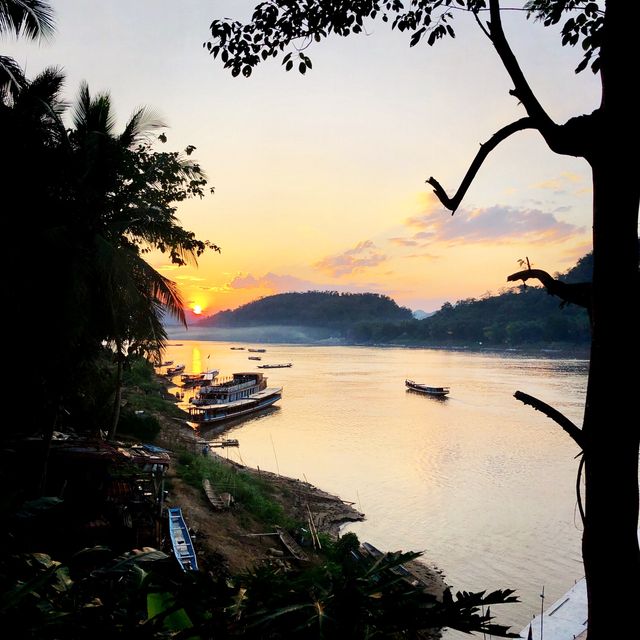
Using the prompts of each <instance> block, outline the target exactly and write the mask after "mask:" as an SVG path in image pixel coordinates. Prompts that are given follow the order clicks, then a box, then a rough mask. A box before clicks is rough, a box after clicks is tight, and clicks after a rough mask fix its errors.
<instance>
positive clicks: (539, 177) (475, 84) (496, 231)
mask: <svg viewBox="0 0 640 640" xmlns="http://www.w3.org/2000/svg"><path fill="white" fill-rule="evenodd" d="M253 4H254V3H253V2H250V1H248V0H238V1H235V2H231V1H226V0H225V1H220V2H216V3H211V2H210V1H209V0H190V2H188V3H186V4H185V5H183V4H182V3H175V2H169V1H168V0H153V1H152V0H137V2H136V3H126V4H125V3H124V0H115V1H114V2H110V3H86V2H82V1H81V0H59V1H58V2H56V3H55V10H56V13H57V24H58V30H57V34H56V37H55V38H54V40H53V41H51V42H49V43H45V44H42V45H40V46H38V45H33V44H30V43H24V42H20V43H15V42H7V43H3V44H4V45H5V46H4V50H5V53H7V54H8V55H14V56H15V57H16V58H17V60H18V61H19V62H20V63H22V64H23V65H25V66H26V68H27V74H28V75H33V74H35V73H37V72H38V71H40V70H41V69H42V68H43V67H44V66H47V65H51V64H57V65H61V66H63V67H64V68H65V70H66V72H67V75H68V82H67V86H66V89H67V94H68V98H69V100H70V101H72V100H73V98H74V97H75V95H76V93H77V90H78V86H79V83H80V81H81V80H83V79H85V80H87V81H88V82H89V86H90V88H91V89H92V91H94V92H97V91H100V90H109V91H110V92H111V95H112V100H113V104H114V105H115V106H116V109H117V111H118V114H119V115H120V117H121V120H122V121H123V122H124V120H125V119H126V118H127V117H128V115H129V114H130V113H132V112H133V110H134V109H135V108H137V107H138V106H140V105H141V104H145V105H149V106H152V107H153V108H155V109H156V110H157V111H158V112H159V113H160V114H161V115H162V116H163V118H164V119H165V120H166V121H168V122H169V123H170V125H171V127H170V129H169V130H168V131H167V136H168V143H167V145H166V146H165V147H164V148H165V149H166V148H170V149H180V148H184V147H186V146H187V145H188V144H193V145H195V147H196V152H195V154H194V156H197V160H198V161H199V162H200V164H201V165H202V167H203V168H204V169H205V170H206V171H207V174H208V176H209V180H210V184H211V185H212V186H215V189H216V191H215V195H210V196H207V197H206V198H204V199H203V200H202V201H188V202H185V203H182V204H181V205H180V208H179V217H180V219H181V221H182V222H183V223H184V225H185V227H186V228H188V229H191V230H193V231H195V232H196V234H197V235H198V236H199V237H201V238H203V239H209V240H211V241H212V242H215V243H216V244H218V245H219V246H220V247H221V248H222V253H221V254H217V253H209V254H207V255H205V256H202V258H201V259H200V264H199V268H198V269H195V268H192V267H186V268H181V269H176V268H174V267H172V266H171V265H169V264H168V263H167V261H166V260H165V259H163V257H162V256H159V255H154V256H153V257H152V258H151V261H152V263H153V264H154V266H156V267H157V268H158V269H160V270H161V271H162V273H163V274H164V275H166V276H168V277H171V278H172V279H174V280H176V281H177V282H178V283H179V285H180V289H181V291H182V293H183V296H184V298H185V300H186V301H187V304H188V306H189V307H190V308H193V307H194V306H195V305H199V306H200V307H201V308H202V310H203V312H204V313H205V314H208V313H213V312H215V311H217V310H220V309H227V308H234V307H236V306H238V305H239V304H243V303H245V302H248V301H250V300H253V299H255V298H257V297H260V296H265V295H271V294H273V293H279V292H283V291H294V290H295V291H306V290H309V289H331V290H340V291H343V290H344V291H375V292H380V293H385V294H388V295H390V296H392V297H393V298H394V299H396V300H397V302H398V303H399V304H402V305H406V306H409V307H410V308H412V309H424V310H427V311H431V310H435V309H437V308H439V307H440V305H441V304H442V303H443V302H444V301H447V300H449V301H455V300H457V299H461V298H467V297H475V296H481V295H483V294H485V293H486V292H487V291H491V292H497V291H499V289H500V288H501V287H503V286H505V285H506V276H507V275H508V274H509V273H511V272H513V271H515V270H517V269H518V262H517V261H518V260H519V259H522V258H524V257H525V256H528V257H529V258H530V260H531V262H532V263H533V264H535V265H538V266H540V267H542V268H545V269H547V270H548V271H556V270H558V271H564V270H565V269H567V268H569V267H570V266H571V265H572V264H573V263H574V262H575V260H576V259H577V258H579V257H580V256H581V255H583V254H584V253H586V252H587V251H588V250H589V249H590V226H591V222H590V215H591V213H590V207H591V193H590V174H589V170H588V167H587V165H586V164H585V163H584V162H582V161H579V160H577V159H575V158H565V157H560V156H556V155H554V154H552V153H551V152H550V151H548V150H547V149H546V146H545V145H544V143H543V142H542V141H541V140H540V138H539V136H537V135H536V134H535V133H533V132H522V133H519V134H517V135H516V136H514V137H512V138H510V139H509V140H508V141H507V142H505V143H503V144H502V145H501V146H500V147H499V148H498V149H497V150H496V151H494V152H493V153H492V155H491V156H490V158H489V159H488V160H487V162H486V163H485V165H484V166H483V168H482V169H481V171H480V172H479V174H478V176H477V177H476V180H475V182H474V184H473V185H472V187H471V189H470V190H469V192H468V193H467V195H466V197H465V199H464V200H463V202H462V205H461V207H460V210H459V211H458V212H457V213H456V215H455V216H454V217H451V215H449V213H448V212H446V211H444V210H443V209H442V208H441V207H440V206H439V204H438V202H437V201H436V200H435V198H434V197H433V195H432V194H431V191H430V188H429V187H428V185H425V180H426V179H427V178H428V177H429V176H431V175H433V176H435V177H436V178H438V180H439V181H440V182H441V183H442V184H443V185H444V187H445V188H446V189H447V190H448V191H450V192H452V191H454V190H455V189H456V188H457V186H458V183H459V181H460V180H461V178H462V176H463V175H464V173H465V172H466V169H467V167H468V164H469V162H470V161H471V159H472V158H473V155H474V154H475V152H476V150H477V149H478V144H479V143H481V142H482V141H485V140H487V139H488V138H489V137H490V136H491V135H492V134H493V133H494V132H495V131H497V130H498V129H499V128H501V127H502V126H504V125H505V124H508V123H509V122H511V121H513V120H515V119H517V118H519V117H522V115H523V111H522V108H521V107H519V106H518V104H517V102H516V100H514V99H513V98H512V97H511V96H509V94H508V91H509V89H510V88H511V85H510V82H509V80H508V78H507V76H506V73H505V71H504V70H503V68H502V67H501V65H500V63H499V61H498V59H497V57H496V55H495V53H494V52H493V50H492V48H491V46H490V44H489V43H488V41H487V40H486V38H485V37H484V35H483V34H482V33H481V32H480V30H479V29H478V28H477V26H476V25H475V23H474V22H473V20H468V19H466V18H468V16H464V15H463V16H461V19H459V20H456V22H455V26H456V29H457V37H456V39H455V40H449V41H444V42H441V43H438V44H437V45H436V46H434V47H428V46H426V44H425V45H424V46H423V45H420V46H417V47H414V48H409V46H408V37H407V36H406V35H403V34H398V33H395V32H393V33H391V32H390V31H389V29H388V28H386V27H385V26H383V25H382V23H375V24H372V25H370V27H369V29H368V35H364V36H361V37H354V38H346V39H332V40H329V41H326V42H324V43H320V44H319V45H315V46H314V47H311V48H310V49H309V50H307V51H306V53H307V54H309V55H310V56H311V57H312V60H313V70H312V71H311V72H308V73H307V74H306V75H305V76H304V77H303V76H300V75H298V74H296V73H293V72H292V73H288V74H287V73H285V72H284V71H283V69H282V67H281V65H280V64H279V62H278V61H273V62H270V63H267V64H265V65H264V66H263V67H259V68H258V69H257V70H256V71H255V72H254V74H253V75H252V76H251V78H249V79H245V78H231V76H230V74H229V73H228V72H226V71H224V70H223V69H222V68H221V66H220V64H219V63H214V60H213V59H212V58H211V57H210V56H208V55H207V53H206V50H204V49H203V48H202V43H203V42H204V41H205V40H207V37H208V31H207V27H208V24H209V23H210V22H211V20H212V19H213V18H217V17H221V16H232V17H243V16H244V15H246V14H247V12H248V11H249V10H250V9H251V7H252V6H253ZM516 4H517V3H516ZM124 8H126V10H123V9H124ZM505 28H506V30H507V35H508V36H509V37H510V38H511V41H512V43H513V47H514V50H515V52H516V54H517V55H518V56H519V58H520V60H521V63H522V66H523V69H524V71H525V73H526V75H527V77H528V78H529V80H530V83H531V85H532V87H533V89H534V91H535V92H536V93H537V95H538V96H539V98H540V99H541V101H542V102H543V103H544V104H545V106H546V107H547V109H548V111H549V113H550V114H551V116H552V117H553V118H554V119H556V121H558V122H564V121H565V120H566V119H568V118H569V117H572V116H574V115H577V114H580V113H588V112H590V111H592V110H593V109H594V108H595V107H596V106H597V104H598V100H599V83H598V79H597V78H596V77H594V76H593V75H592V74H591V73H588V72H585V73H582V74H579V75H577V76H576V75H575V74H574V73H573V69H574V68H575V66H576V65H577V63H578V62H579V60H580V55H581V52H580V51H579V50H573V49H571V48H563V47H561V46H560V42H559V37H558V34H557V32H555V33H554V32H553V31H552V30H550V29H545V28H543V27H542V26H541V25H540V24H538V23H534V22H532V21H527V20H526V19H525V17H524V15H522V14H520V13H518V12H510V13H509V14H508V15H506V16H505Z"/></svg>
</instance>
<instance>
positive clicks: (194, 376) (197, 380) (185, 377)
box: [180, 369, 220, 387]
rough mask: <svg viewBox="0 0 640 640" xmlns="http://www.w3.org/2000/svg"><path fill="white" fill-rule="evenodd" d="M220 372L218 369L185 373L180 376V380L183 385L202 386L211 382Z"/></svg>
mask: <svg viewBox="0 0 640 640" xmlns="http://www.w3.org/2000/svg"><path fill="white" fill-rule="evenodd" d="M219 373H220V372H219V371H218V370H216V369H213V370H212V371H205V372H203V373H183V374H182V375H181V376H180V382H182V386H183V387H201V386H205V385H208V384H211V383H212V382H213V379H214V378H215V377H216V376H217V375H218V374H219Z"/></svg>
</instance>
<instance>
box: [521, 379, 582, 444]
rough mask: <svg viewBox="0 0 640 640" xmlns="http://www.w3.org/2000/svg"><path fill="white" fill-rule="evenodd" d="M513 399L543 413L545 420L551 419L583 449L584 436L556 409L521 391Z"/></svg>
mask: <svg viewBox="0 0 640 640" xmlns="http://www.w3.org/2000/svg"><path fill="white" fill-rule="evenodd" d="M513 397H514V398H515V399H516V400H520V402H522V403H524V404H526V405H529V406H530V407H533V408H534V409H535V410H536V411H540V412H541V413H544V415H545V416H547V418H551V419H552V420H553V421H554V422H555V423H556V424H558V425H560V426H561V427H562V428H563V429H564V430H565V431H566V432H567V433H568V434H569V435H570V436H571V438H572V439H573V441H574V442H575V443H576V444H577V445H578V446H579V447H580V448H581V449H584V436H583V434H582V430H581V429H579V428H578V427H577V426H576V425H575V424H573V422H571V420H569V418H567V417H566V416H564V415H563V414H561V413H560V412H559V411H558V410H557V409H554V408H553V407H551V406H549V405H548V404H547V403H546V402H542V400H538V398H534V397H533V396H530V395H528V394H526V393H523V392H522V391H516V392H515V393H514V394H513Z"/></svg>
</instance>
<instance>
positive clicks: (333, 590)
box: [0, 548, 515, 640]
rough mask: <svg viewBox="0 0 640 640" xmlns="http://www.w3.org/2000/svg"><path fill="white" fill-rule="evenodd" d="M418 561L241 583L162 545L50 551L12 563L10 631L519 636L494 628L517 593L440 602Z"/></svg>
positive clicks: (3, 574)
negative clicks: (413, 569) (123, 550)
mask: <svg viewBox="0 0 640 640" xmlns="http://www.w3.org/2000/svg"><path fill="white" fill-rule="evenodd" d="M415 556H416V554H386V555H384V556H383V557H381V558H378V559H373V558H371V557H368V556H366V555H357V554H356V555H352V556H349V558H350V560H347V561H345V562H344V563H343V564H340V565H338V564H335V565H332V566H329V565H325V566H322V567H316V568H311V569H308V570H304V571H301V572H298V573H293V574H292V573H284V572H283V571H282V570H281V569H277V568H271V567H264V568H260V569H257V570H255V571H253V572H251V573H248V574H245V575H241V576H235V577H225V576H217V577H216V576H212V575H209V574H204V573H197V572H188V573H183V572H180V571H178V569H177V567H176V566H175V563H174V562H173V560H172V559H170V558H167V556H165V555H164V554H162V553H159V552H157V551H155V550H148V551H146V552H142V553H140V552H138V553H127V554H124V555H123V556H119V557H116V558H114V557H113V555H112V554H111V553H110V552H109V550H108V549H104V548H92V549H85V550H83V551H81V552H79V553H77V554H76V555H75V556H73V557H72V558H71V559H70V560H69V561H68V562H67V563H66V564H64V565H63V564H61V563H59V562H57V561H55V560H53V559H52V558H50V557H49V556H46V555H44V554H27V555H21V556H7V557H4V559H3V560H2V561H1V562H0V585H1V587H2V595H1V596H0V624H2V625H3V628H6V629H12V630H13V636H14V637H16V638H19V639H22V638H24V639H26V638H39V639H42V640H46V639H52V640H53V639H55V638H61V637H73V638H77V639H78V640H83V639H85V638H86V639H90V638H91V639H92V640H100V639H102V638H105V639H106V638H109V639H113V638H149V639H155V638H158V639H159V638H166V637H174V636H175V637H182V638H188V637H201V638H211V637H216V638H237V637H242V638H246V639H251V638H255V639H256V640H257V639H259V638H274V639H277V638H327V637H348V635H350V636H351V637H353V638H354V639H357V638H363V639H364V638H375V637H380V638H382V637H392V636H394V635H395V634H399V635H400V636H406V635H412V634H415V633H416V632H418V631H419V630H422V629H432V628H437V627H440V626H441V625H442V624H448V625H450V626H452V627H454V628H457V629H460V630H463V631H482V632H486V633H491V634H493V635H494V636H498V637H505V636H508V635H509V634H508V633H507V631H506V629H505V628H504V627H500V626H499V625H495V624H493V623H492V617H491V615H490V612H489V611H488V607H490V606H491V605H494V604H501V603H506V602H514V601H515V598H514V597H513V596H512V592H511V591H509V590H506V591H496V592H493V593H490V594H486V595H485V594H484V593H466V592H459V593H457V594H456V596H455V597H454V596H452V595H451V594H450V593H447V594H446V595H445V598H444V601H443V602H442V603H439V602H437V601H436V600H435V598H434V597H433V596H430V595H428V594H426V593H424V592H423V591H422V590H421V589H420V588H418V587H416V586H414V585H412V584H410V583H409V582H407V581H404V580H401V579H399V578H398V576H397V573H396V569H397V567H398V566H399V565H400V564H401V563H403V562H406V561H408V560H410V559H411V558H414V557H415ZM15 577H17V581H15V582H14V578H15ZM485 607H487V612H486V613H481V610H482V611H484V609H485ZM510 637H515V636H513V635H511V636H510Z"/></svg>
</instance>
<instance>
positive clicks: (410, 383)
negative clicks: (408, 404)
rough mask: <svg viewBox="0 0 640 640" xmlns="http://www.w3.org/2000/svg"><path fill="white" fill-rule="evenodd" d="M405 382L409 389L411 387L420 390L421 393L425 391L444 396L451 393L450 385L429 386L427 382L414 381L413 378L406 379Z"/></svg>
mask: <svg viewBox="0 0 640 640" xmlns="http://www.w3.org/2000/svg"><path fill="white" fill-rule="evenodd" d="M404 383H405V385H406V387H407V388H408V389H411V391H418V392H419V393H424V394H427V395H430V396H437V397H439V398H444V397H445V396H447V395H448V394H449V387H429V386H427V385H426V384H421V383H419V382H414V381H413V380H405V381H404Z"/></svg>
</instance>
